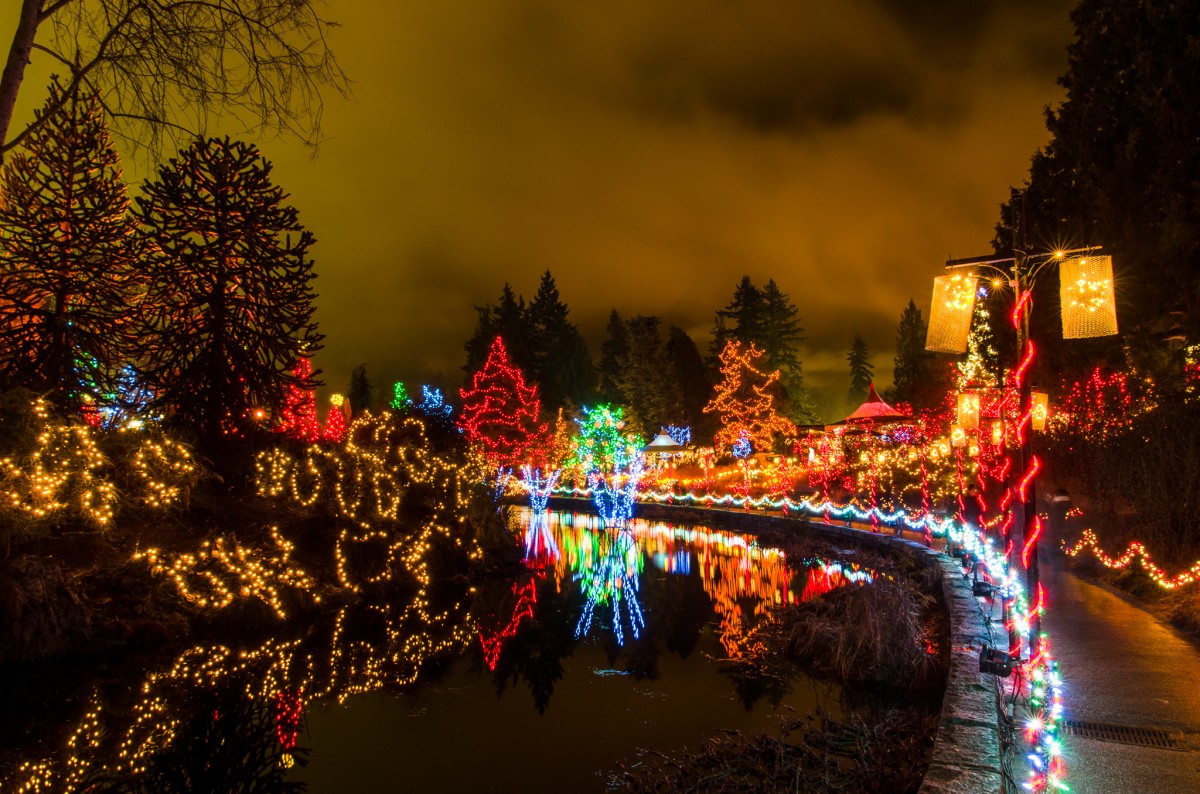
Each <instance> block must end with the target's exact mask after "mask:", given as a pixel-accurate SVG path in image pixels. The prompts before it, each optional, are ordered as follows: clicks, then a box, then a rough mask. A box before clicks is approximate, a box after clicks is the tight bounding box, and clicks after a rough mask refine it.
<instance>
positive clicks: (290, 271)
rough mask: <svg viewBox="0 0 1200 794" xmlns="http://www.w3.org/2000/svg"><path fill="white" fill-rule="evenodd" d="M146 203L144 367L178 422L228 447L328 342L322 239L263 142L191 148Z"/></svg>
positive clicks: (308, 383)
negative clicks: (318, 242) (276, 174)
mask: <svg viewBox="0 0 1200 794" xmlns="http://www.w3.org/2000/svg"><path fill="white" fill-rule="evenodd" d="M143 194H144V195H143V196H142V197H140V198H138V200H137V206H138V213H139V215H140V218H141V221H142V225H143V228H144V230H145V235H146V237H147V239H148V240H149V242H150V243H151V244H152V246H153V252H154V254H153V256H152V257H151V258H150V260H149V266H150V286H149V292H148V294H147V299H146V304H147V306H148V307H149V309H150V311H149V312H148V319H149V331H150V334H149V342H148V344H147V345H146V346H145V356H146V359H145V360H146V374H147V377H148V379H149V380H150V381H151V382H152V383H153V384H154V386H155V387H156V390H157V393H158V397H159V400H160V402H161V403H162V404H163V405H165V406H168V407H169V408H170V409H171V410H172V411H173V413H174V417H175V419H176V421H178V422H180V423H182V424H185V425H188V426H191V427H193V428H195V429H197V430H198V431H199V433H200V435H201V439H202V442H203V443H205V444H206V445H209V446H210V447H213V448H217V447H220V446H222V441H221V439H222V435H223V434H224V433H228V432H232V433H235V434H236V433H238V432H239V431H240V430H241V429H242V428H243V427H245V426H246V425H247V423H248V420H249V413H250V408H251V406H260V407H266V408H269V409H271V410H272V411H275V412H278V410H279V409H280V407H281V406H282V404H283V399H284V394H285V389H286V387H287V386H289V385H292V386H299V387H304V388H311V387H312V386H314V385H316V383H315V381H314V380H313V376H311V375H310V376H309V377H307V378H297V376H295V375H293V374H292V373H291V372H290V371H289V369H290V367H291V366H292V364H293V362H295V361H296V359H297V358H300V357H302V356H303V357H308V356H311V355H312V354H313V353H315V352H316V351H317V350H318V349H320V346H321V345H320V343H321V339H322V335H321V334H320V333H318V332H317V326H316V323H315V322H314V321H313V319H312V315H313V310H314V305H313V300H314V298H315V297H316V296H315V294H314V292H313V290H312V287H311V284H310V282H311V281H312V280H313V278H315V274H314V273H313V271H312V261H311V260H309V259H308V256H307V254H308V249H309V248H310V247H311V246H312V244H313V236H312V234H311V233H310V232H308V231H307V230H305V229H304V227H303V226H302V225H301V224H300V221H299V219H298V214H297V212H296V209H295V208H294V207H291V206H289V205H287V204H285V203H284V201H285V199H286V196H285V194H284V193H283V191H282V190H281V189H280V188H279V187H277V186H276V185H274V184H273V183H272V181H271V165H270V163H268V162H267V161H266V160H265V159H264V158H263V157H262V156H261V155H260V154H259V152H258V149H257V148H256V147H254V146H253V145H250V144H246V143H242V142H239V141H231V140H230V139H228V138H225V139H224V140H218V139H211V138H210V139H208V140H201V141H197V142H195V143H193V144H192V145H191V146H190V147H189V148H187V149H186V150H184V151H183V152H181V153H180V156H179V157H178V158H173V159H172V160H171V161H170V162H169V163H167V164H166V165H163V166H161V167H160V168H159V171H158V178H157V180H155V181H149V180H148V181H147V182H146V184H145V185H144V187H143Z"/></svg>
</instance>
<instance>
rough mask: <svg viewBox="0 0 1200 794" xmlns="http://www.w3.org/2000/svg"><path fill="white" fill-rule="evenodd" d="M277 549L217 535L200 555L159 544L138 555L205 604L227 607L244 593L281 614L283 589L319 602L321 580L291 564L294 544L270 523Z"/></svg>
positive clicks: (195, 601) (281, 616)
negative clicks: (172, 550)
mask: <svg viewBox="0 0 1200 794" xmlns="http://www.w3.org/2000/svg"><path fill="white" fill-rule="evenodd" d="M271 540H272V541H273V542H274V544H275V548H274V550H273V551H270V552H266V551H260V550H257V549H253V548H249V547H246V546H243V545H242V544H240V543H238V542H237V541H236V540H231V539H227V538H217V539H216V541H213V542H209V541H207V540H206V541H204V542H203V543H201V544H200V550H199V551H198V552H196V553H195V554H176V555H167V554H164V553H163V552H160V551H159V550H158V549H147V550H146V551H141V552H137V553H136V554H134V555H133V559H134V560H145V561H146V562H147V563H148V564H149V565H150V570H151V572H152V573H154V574H155V575H158V576H166V577H169V578H170V579H171V580H172V581H174V583H175V586H176V588H178V590H179V593H180V595H182V596H183V597H184V598H185V599H187V600H188V601H190V602H192V603H193V604H196V605H197V606H200V607H210V608H213V609H224V608H225V607H227V606H229V605H230V604H232V603H234V601H236V600H238V599H239V598H246V599H251V598H255V599H258V600H260V601H262V602H263V603H264V604H266V605H267V606H269V607H271V609H272V610H273V611H274V612H275V615H276V616H277V617H279V619H281V620H282V619H284V618H286V617H287V614H286V613H285V612H284V609H283V597H282V595H281V590H282V589H285V588H286V589H288V590H291V591H294V592H298V593H303V594H307V595H309V596H310V597H311V598H312V600H313V601H314V602H316V603H320V601H321V597H320V596H319V595H316V594H315V592H313V591H315V590H316V581H315V580H314V579H313V578H312V577H311V576H310V575H309V574H308V573H307V572H306V571H305V570H303V569H302V568H298V567H296V566H294V565H293V564H292V563H291V555H292V550H293V548H294V545H293V544H292V543H290V542H289V541H287V540H286V539H285V538H284V537H283V535H281V534H280V532H279V528H278V527H271Z"/></svg>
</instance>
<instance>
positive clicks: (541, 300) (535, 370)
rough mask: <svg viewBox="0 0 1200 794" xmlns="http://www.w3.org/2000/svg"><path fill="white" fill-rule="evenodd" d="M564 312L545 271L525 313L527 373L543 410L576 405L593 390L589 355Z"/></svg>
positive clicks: (594, 385) (581, 337)
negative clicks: (539, 390) (536, 388)
mask: <svg viewBox="0 0 1200 794" xmlns="http://www.w3.org/2000/svg"><path fill="white" fill-rule="evenodd" d="M568 313H569V309H568V308H567V305H566V304H565V303H563V301H562V299H561V298H560V297H559V294H558V286H557V285H556V284H555V282H554V276H553V275H551V273H550V271H549V270H547V271H546V272H545V273H544V274H542V279H541V282H540V283H539V284H538V291H537V294H536V295H534V298H533V300H532V301H531V302H530V303H529V312H528V334H529V337H528V338H529V344H530V350H529V360H530V364H529V372H530V375H531V377H532V379H533V380H535V381H536V382H537V383H538V384H539V385H540V387H541V392H542V399H543V400H544V401H545V407H546V409H547V410H555V409H557V408H560V407H562V406H563V405H566V404H568V403H572V404H575V405H580V404H582V403H583V402H585V401H587V400H589V399H590V398H591V397H592V396H593V394H594V392H595V388H596V369H595V366H594V365H593V364H592V356H591V354H590V353H589V352H588V349H587V343H586V342H585V341H584V339H583V335H582V334H580V333H579V329H578V328H576V327H575V325H574V324H573V323H571V322H570V321H569V320H568V319H567V315H568ZM499 330H501V333H503V331H502V329H499ZM514 360H515V359H514Z"/></svg>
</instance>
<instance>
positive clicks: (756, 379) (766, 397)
mask: <svg viewBox="0 0 1200 794" xmlns="http://www.w3.org/2000/svg"><path fill="white" fill-rule="evenodd" d="M764 358H765V356H764V354H763V351H762V350H760V349H759V348H758V347H757V346H756V345H754V343H749V344H743V343H741V342H737V341H730V342H729V343H727V344H726V345H725V349H724V350H722V351H721V380H720V381H718V383H717V385H716V387H715V389H714V393H713V398H712V400H711V401H710V402H709V404H708V405H706V406H705V407H704V410H705V411H706V412H708V413H711V414H715V415H716V416H717V417H718V418H719V419H720V422H721V428H720V429H719V430H718V431H717V433H716V436H715V437H714V438H713V443H714V444H715V445H716V446H717V447H719V448H722V449H725V450H732V449H733V445H734V444H736V443H737V442H738V441H739V440H741V439H743V438H745V439H748V440H749V442H750V445H751V447H752V449H753V451H754V452H769V451H771V450H773V449H774V447H775V440H776V436H778V435H781V434H788V433H793V432H795V429H796V428H795V426H794V425H793V424H792V423H791V422H790V421H788V420H787V419H786V418H784V417H782V416H780V415H779V413H778V406H777V403H778V389H776V388H775V385H776V384H777V383H778V382H779V371H778V370H776V371H774V372H771V373H767V372H765V371H764V370H763V369H762V366H763V364H764V363H765V362H764Z"/></svg>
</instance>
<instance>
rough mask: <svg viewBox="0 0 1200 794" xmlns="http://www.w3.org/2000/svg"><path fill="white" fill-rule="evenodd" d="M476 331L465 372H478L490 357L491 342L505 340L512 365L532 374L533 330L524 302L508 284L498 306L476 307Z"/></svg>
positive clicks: (469, 345) (468, 350)
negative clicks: (498, 338)
mask: <svg viewBox="0 0 1200 794" xmlns="http://www.w3.org/2000/svg"><path fill="white" fill-rule="evenodd" d="M475 312H476V315H477V316H476V319H475V331H474V332H473V333H472V334H471V338H470V339H468V340H467V343H466V345H465V349H466V351H467V363H466V364H464V365H463V371H465V372H467V373H468V374H470V373H473V372H477V371H478V370H479V368H480V367H481V366H483V362H484V360H485V359H487V357H488V352H489V351H490V350H491V347H492V341H493V340H494V339H495V338H496V337H497V336H499V337H501V338H502V339H503V340H504V345H505V349H506V350H508V356H509V358H510V359H511V360H512V362H513V363H514V364H515V365H516V366H518V367H520V368H521V369H522V370H525V371H526V372H529V371H531V368H532V365H533V358H532V356H531V341H530V340H531V336H532V333H531V329H530V323H529V312H528V310H527V309H526V307H525V298H523V297H521V296H518V295H517V294H515V293H514V292H513V291H512V287H510V286H509V285H508V283H507V282H505V284H504V288H503V289H502V290H501V291H500V299H499V301H497V303H496V304H495V305H492V304H490V303H489V304H487V305H485V306H476V307H475Z"/></svg>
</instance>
